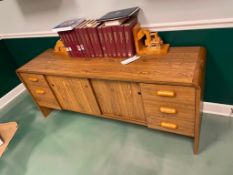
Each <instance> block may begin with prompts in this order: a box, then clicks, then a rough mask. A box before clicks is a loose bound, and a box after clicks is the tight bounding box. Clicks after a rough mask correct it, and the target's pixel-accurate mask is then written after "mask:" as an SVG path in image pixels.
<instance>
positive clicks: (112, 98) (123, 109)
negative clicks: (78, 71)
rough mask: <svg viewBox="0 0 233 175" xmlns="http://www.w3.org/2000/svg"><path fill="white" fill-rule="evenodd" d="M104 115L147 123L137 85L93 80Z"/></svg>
mask: <svg viewBox="0 0 233 175" xmlns="http://www.w3.org/2000/svg"><path fill="white" fill-rule="evenodd" d="M91 82H92V86H93V89H94V91H95V94H96V97H97V100H98V102H99V105H100V108H101V110H102V112H103V114H104V115H110V116H113V117H116V118H122V119H127V120H134V121H139V122H145V116H144V110H143V104H142V98H141V93H140V87H139V85H138V84H137V83H129V82H120V81H105V80H91Z"/></svg>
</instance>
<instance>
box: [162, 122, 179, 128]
mask: <svg viewBox="0 0 233 175" xmlns="http://www.w3.org/2000/svg"><path fill="white" fill-rule="evenodd" d="M160 126H161V127H164V128H169V129H177V128H178V126H177V125H176V124H174V123H168V122H161V123H160Z"/></svg>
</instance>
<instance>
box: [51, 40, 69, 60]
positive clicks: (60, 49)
mask: <svg viewBox="0 0 233 175" xmlns="http://www.w3.org/2000/svg"><path fill="white" fill-rule="evenodd" d="M54 52H55V53H57V54H60V55H63V56H65V57H68V56H69V54H68V52H67V51H66V47H65V45H64V43H63V42H62V40H58V41H57V42H56V45H55V47H54Z"/></svg>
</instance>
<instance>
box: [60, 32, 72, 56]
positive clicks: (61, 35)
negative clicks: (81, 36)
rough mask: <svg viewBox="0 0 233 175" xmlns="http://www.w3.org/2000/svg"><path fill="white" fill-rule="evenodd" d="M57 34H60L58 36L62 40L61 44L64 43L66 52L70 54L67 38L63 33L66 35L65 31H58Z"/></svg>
mask: <svg viewBox="0 0 233 175" xmlns="http://www.w3.org/2000/svg"><path fill="white" fill-rule="evenodd" d="M58 34H59V36H60V38H61V40H62V42H63V44H64V46H65V48H66V51H67V53H68V54H69V55H70V53H69V46H68V43H67V40H66V37H65V35H66V34H65V32H58Z"/></svg>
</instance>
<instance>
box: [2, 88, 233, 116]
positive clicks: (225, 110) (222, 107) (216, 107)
mask: <svg viewBox="0 0 233 175" xmlns="http://www.w3.org/2000/svg"><path fill="white" fill-rule="evenodd" d="M25 90H26V88H25V86H24V85H23V83H21V84H20V85H18V86H16V87H15V88H14V89H12V90H11V91H10V92H8V93H7V94H6V95H4V96H3V97H2V98H0V110H1V109H2V108H3V107H5V106H6V105H7V104H9V103H10V102H11V101H13V100H14V99H15V98H16V97H17V96H19V95H20V94H21V93H23V92H24V91H25ZM231 109H233V105H226V104H219V103H210V102H204V104H203V112H204V113H208V114H216V115H221V116H227V117H233V114H232V111H231Z"/></svg>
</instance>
